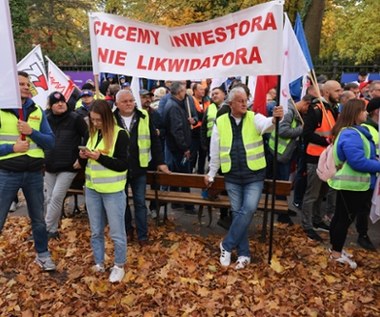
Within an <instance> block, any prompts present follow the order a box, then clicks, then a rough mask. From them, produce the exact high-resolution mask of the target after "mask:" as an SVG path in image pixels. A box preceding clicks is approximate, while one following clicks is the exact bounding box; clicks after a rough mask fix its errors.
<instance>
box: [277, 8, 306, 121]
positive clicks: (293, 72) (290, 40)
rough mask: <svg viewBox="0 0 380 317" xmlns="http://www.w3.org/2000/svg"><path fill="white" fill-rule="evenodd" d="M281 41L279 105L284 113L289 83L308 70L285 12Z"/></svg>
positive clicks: (286, 105)
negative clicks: (281, 67)
mask: <svg viewBox="0 0 380 317" xmlns="http://www.w3.org/2000/svg"><path fill="white" fill-rule="evenodd" d="M282 43H283V62H284V63H283V65H284V66H283V72H282V75H281V95H280V105H282V106H283V107H284V112H285V113H286V112H287V110H288V100H289V99H290V97H291V96H290V91H289V84H290V83H291V82H292V81H295V80H296V79H298V78H300V77H302V76H303V75H305V74H307V73H308V72H309V71H310V68H309V65H308V64H307V61H306V58H305V55H304V54H303V52H302V49H301V46H300V44H299V42H298V40H297V37H296V35H295V33H294V31H293V28H292V26H291V24H290V21H289V18H288V16H287V14H285V23H284V32H283V41H282Z"/></svg>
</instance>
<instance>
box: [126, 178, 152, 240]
mask: <svg viewBox="0 0 380 317" xmlns="http://www.w3.org/2000/svg"><path fill="white" fill-rule="evenodd" d="M128 185H129V186H131V189H132V194H133V205H134V208H135V223H136V230H137V238H138V239H139V240H147V239H148V215H147V208H146V205H145V189H146V174H145V173H144V174H142V175H139V176H136V177H128V182H127V185H126V187H125V188H126V189H125V191H126V194H127V208H126V210H125V229H126V231H127V233H128V231H130V230H133V229H132V228H133V227H132V213H131V209H130V207H129V201H128Z"/></svg>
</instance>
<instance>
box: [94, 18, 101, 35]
mask: <svg viewBox="0 0 380 317" xmlns="http://www.w3.org/2000/svg"><path fill="white" fill-rule="evenodd" d="M100 24H101V22H100V21H95V22H94V33H95V35H98V33H99V29H98V27H99V26H100Z"/></svg>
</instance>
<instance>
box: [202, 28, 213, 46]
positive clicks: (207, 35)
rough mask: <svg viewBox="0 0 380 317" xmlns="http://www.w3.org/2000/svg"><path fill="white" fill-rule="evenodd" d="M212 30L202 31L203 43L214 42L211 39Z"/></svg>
mask: <svg viewBox="0 0 380 317" xmlns="http://www.w3.org/2000/svg"><path fill="white" fill-rule="evenodd" d="M213 36H214V34H213V32H212V30H208V31H204V32H203V38H204V41H205V45H209V44H214V43H215V40H214V39H213Z"/></svg>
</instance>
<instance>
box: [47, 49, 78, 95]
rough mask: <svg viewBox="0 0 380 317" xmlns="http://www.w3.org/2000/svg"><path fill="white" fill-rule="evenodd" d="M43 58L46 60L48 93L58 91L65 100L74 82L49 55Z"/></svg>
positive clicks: (70, 92) (72, 89) (72, 88)
mask: <svg viewBox="0 0 380 317" xmlns="http://www.w3.org/2000/svg"><path fill="white" fill-rule="evenodd" d="M45 58H46V60H47V61H48V77H49V93H52V92H53V91H59V92H60V93H61V94H62V95H64V96H65V99H66V100H69V99H70V96H71V94H72V93H73V91H74V88H75V84H74V82H73V81H72V80H71V79H69V78H68V77H67V76H66V74H65V73H64V72H63V71H61V70H60V69H59V67H58V66H57V65H55V64H54V63H53V62H52V60H51V59H50V58H49V57H47V56H45Z"/></svg>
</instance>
